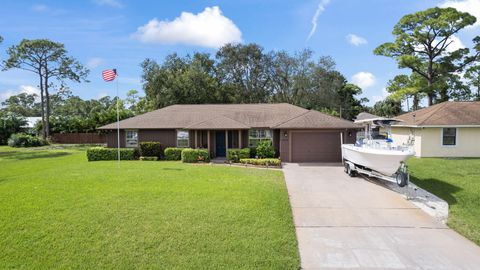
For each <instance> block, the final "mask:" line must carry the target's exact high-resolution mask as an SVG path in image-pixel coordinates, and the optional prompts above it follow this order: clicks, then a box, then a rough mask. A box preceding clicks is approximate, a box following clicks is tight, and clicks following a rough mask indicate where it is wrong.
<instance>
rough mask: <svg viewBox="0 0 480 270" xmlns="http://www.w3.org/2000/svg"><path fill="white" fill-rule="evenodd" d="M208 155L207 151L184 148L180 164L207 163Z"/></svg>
mask: <svg viewBox="0 0 480 270" xmlns="http://www.w3.org/2000/svg"><path fill="white" fill-rule="evenodd" d="M209 161H210V155H209V154H208V150H207V149H192V148H185V149H183V151H182V162H185V163H196V162H209Z"/></svg>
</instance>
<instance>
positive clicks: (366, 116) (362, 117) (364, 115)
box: [355, 112, 380, 121]
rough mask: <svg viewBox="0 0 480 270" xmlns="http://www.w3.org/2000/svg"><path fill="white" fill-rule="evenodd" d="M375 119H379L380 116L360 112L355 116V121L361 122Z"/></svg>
mask: <svg viewBox="0 0 480 270" xmlns="http://www.w3.org/2000/svg"><path fill="white" fill-rule="evenodd" d="M375 118H380V116H378V115H375V114H371V113H367V112H361V113H359V114H358V115H357V118H355V121H361V120H367V119H375Z"/></svg>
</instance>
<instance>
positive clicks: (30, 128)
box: [21, 117, 42, 133]
mask: <svg viewBox="0 0 480 270" xmlns="http://www.w3.org/2000/svg"><path fill="white" fill-rule="evenodd" d="M25 120H26V123H25V125H23V126H22V127H21V128H22V129H23V130H25V132H28V133H36V131H35V125H36V124H37V123H38V122H41V121H42V117H25Z"/></svg>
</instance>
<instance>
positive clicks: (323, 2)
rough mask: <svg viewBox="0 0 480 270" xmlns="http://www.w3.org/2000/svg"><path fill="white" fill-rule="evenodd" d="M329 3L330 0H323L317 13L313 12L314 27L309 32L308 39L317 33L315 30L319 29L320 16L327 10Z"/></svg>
mask: <svg viewBox="0 0 480 270" xmlns="http://www.w3.org/2000/svg"><path fill="white" fill-rule="evenodd" d="M328 3H330V0H321V1H320V3H318V7H317V10H315V14H313V17H312V29H311V30H310V33H309V34H308V37H307V41H308V40H310V38H311V37H312V36H313V34H315V31H317V21H318V17H320V14H322V13H323V12H324V11H325V8H326V7H327V5H328Z"/></svg>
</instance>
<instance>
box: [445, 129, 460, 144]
mask: <svg viewBox="0 0 480 270" xmlns="http://www.w3.org/2000/svg"><path fill="white" fill-rule="evenodd" d="M442 145H446V146H452V145H457V129H456V128H443V129H442Z"/></svg>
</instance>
